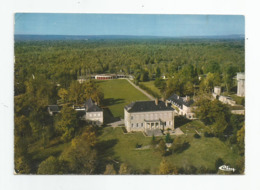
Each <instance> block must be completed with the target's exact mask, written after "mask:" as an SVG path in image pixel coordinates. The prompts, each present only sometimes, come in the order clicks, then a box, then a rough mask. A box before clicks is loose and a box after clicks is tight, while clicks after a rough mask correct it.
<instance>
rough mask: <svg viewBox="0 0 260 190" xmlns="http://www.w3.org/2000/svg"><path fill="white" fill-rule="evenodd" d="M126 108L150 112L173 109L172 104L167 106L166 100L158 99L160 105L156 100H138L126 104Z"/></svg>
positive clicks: (133, 110) (129, 110)
mask: <svg viewBox="0 0 260 190" xmlns="http://www.w3.org/2000/svg"><path fill="white" fill-rule="evenodd" d="M125 109H126V110H127V111H128V112H129V113H130V112H149V111H173V110H174V109H173V108H172V107H171V106H166V105H165V102H163V101H158V105H156V104H155V101H137V102H132V103H131V104H129V105H127V106H125Z"/></svg>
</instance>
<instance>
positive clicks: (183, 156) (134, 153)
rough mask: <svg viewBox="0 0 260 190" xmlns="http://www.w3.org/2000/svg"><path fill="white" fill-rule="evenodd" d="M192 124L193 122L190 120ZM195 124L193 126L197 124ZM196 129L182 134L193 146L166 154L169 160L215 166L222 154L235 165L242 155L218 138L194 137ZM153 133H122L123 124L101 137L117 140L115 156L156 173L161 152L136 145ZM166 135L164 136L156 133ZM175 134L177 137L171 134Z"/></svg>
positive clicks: (223, 157)
mask: <svg viewBox="0 0 260 190" xmlns="http://www.w3.org/2000/svg"><path fill="white" fill-rule="evenodd" d="M196 124H197V126H196V127H195V128H196V130H199V131H201V130H200V129H199V127H201V126H199V124H198V123H196V122H195V125H196ZM190 125H191V124H190ZM195 125H193V126H195ZM193 134H195V131H193V132H192V133H190V134H187V135H186V134H185V135H182V136H181V138H185V139H186V140H187V141H188V142H189V143H190V146H189V147H188V149H186V150H184V151H183V152H181V153H175V154H172V155H169V156H167V157H165V158H166V159H167V160H168V161H169V162H170V163H172V164H173V165H175V166H176V167H177V168H180V167H187V166H190V165H193V166H195V167H196V168H199V167H201V166H204V167H206V168H209V169H214V167H215V161H216V159H218V158H222V159H223V160H224V162H225V163H228V164H230V166H234V165H235V164H236V161H237V160H238V159H239V158H240V156H239V155H238V154H237V153H235V152H233V151H232V149H231V147H230V146H229V145H228V144H227V143H225V142H222V141H220V140H219V139H218V138H215V137H212V138H206V137H203V135H202V136H201V138H200V139H196V138H194V137H193ZM151 138H152V137H144V136H143V134H142V133H140V132H137V133H133V134H123V131H122V129H121V128H115V129H113V128H109V127H107V128H104V131H103V134H102V135H101V136H100V137H99V139H100V141H109V140H114V142H116V143H115V144H114V146H112V147H111V149H112V152H113V153H114V154H113V155H112V157H113V159H115V160H117V161H119V162H120V163H122V162H123V163H127V164H129V165H130V166H131V168H133V169H135V170H136V171H140V172H144V171H149V172H150V173H153V174H156V173H157V171H158V168H159V164H160V162H161V161H162V158H163V157H162V156H161V154H160V153H159V152H158V151H156V150H154V149H144V150H136V149H135V145H136V144H137V143H138V144H141V145H142V146H146V145H149V144H150V142H151ZM159 138H164V137H157V139H159ZM172 138H175V137H173V136H172Z"/></svg>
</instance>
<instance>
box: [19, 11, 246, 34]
mask: <svg viewBox="0 0 260 190" xmlns="http://www.w3.org/2000/svg"><path fill="white" fill-rule="evenodd" d="M15 34H28V35H29V34H31V35H32V34H33V35H134V36H169V37H181V36H215V35H217V36H219V35H234V34H238V35H244V34H245V19H244V16H242V15H164V14H157V15H155V14H153V15H149V14H148V15H147V14H60V13H16V14H15Z"/></svg>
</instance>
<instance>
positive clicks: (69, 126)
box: [56, 105, 78, 141]
mask: <svg viewBox="0 0 260 190" xmlns="http://www.w3.org/2000/svg"><path fill="white" fill-rule="evenodd" d="M77 125H78V120H77V112H76V111H75V110H74V109H73V108H71V107H69V106H67V105H64V106H63V107H62V109H61V112H60V119H59V121H58V122H57V127H56V130H57V131H58V132H60V133H61V134H62V139H63V140H64V141H69V140H70V139H72V138H73V137H74V134H75V129H76V128H77V127H78V126H77Z"/></svg>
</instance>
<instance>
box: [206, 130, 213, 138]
mask: <svg viewBox="0 0 260 190" xmlns="http://www.w3.org/2000/svg"><path fill="white" fill-rule="evenodd" d="M204 137H214V134H213V133H209V132H207V131H206V132H205V133H204Z"/></svg>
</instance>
